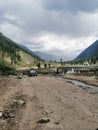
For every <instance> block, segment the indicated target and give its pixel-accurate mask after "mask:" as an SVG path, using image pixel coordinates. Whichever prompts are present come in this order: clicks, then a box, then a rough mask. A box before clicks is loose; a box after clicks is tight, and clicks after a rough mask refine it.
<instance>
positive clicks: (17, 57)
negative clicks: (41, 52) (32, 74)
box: [0, 33, 41, 70]
mask: <svg viewBox="0 0 98 130" xmlns="http://www.w3.org/2000/svg"><path fill="white" fill-rule="evenodd" d="M40 61H41V59H40V58H39V57H37V56H35V55H31V54H30V53H29V52H27V51H26V50H25V49H23V48H21V47H20V46H19V45H18V44H16V43H15V42H14V41H12V40H10V39H9V38H7V37H6V36H4V35H3V34H2V33H0V70H2V69H5V68H7V69H8V68H9V69H11V68H13V67H18V66H21V67H26V66H28V67H31V66H34V65H36V64H37V62H40Z"/></svg>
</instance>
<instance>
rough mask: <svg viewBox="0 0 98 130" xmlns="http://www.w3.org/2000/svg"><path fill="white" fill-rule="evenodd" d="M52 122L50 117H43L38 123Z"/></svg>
mask: <svg viewBox="0 0 98 130" xmlns="http://www.w3.org/2000/svg"><path fill="white" fill-rule="evenodd" d="M48 122H50V119H49V118H46V117H45V118H41V119H40V120H38V121H37V123H48Z"/></svg>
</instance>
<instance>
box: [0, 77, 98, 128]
mask: <svg viewBox="0 0 98 130" xmlns="http://www.w3.org/2000/svg"><path fill="white" fill-rule="evenodd" d="M18 101H21V102H23V103H20V104H18ZM0 111H1V112H0V114H1V115H0V116H1V119H0V130H96V129H97V128H98V94H91V93H89V92H87V91H85V90H83V89H82V88H79V87H77V86H74V85H72V84H70V83H68V82H66V81H65V80H64V79H61V78H56V77H48V76H47V77H45V76H38V77H23V78H22V79H16V78H0ZM2 114H3V115H2ZM42 118H45V120H48V121H47V123H45V122H44V123H40V119H42Z"/></svg>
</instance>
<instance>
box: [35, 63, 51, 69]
mask: <svg viewBox="0 0 98 130" xmlns="http://www.w3.org/2000/svg"><path fill="white" fill-rule="evenodd" d="M37 66H38V68H41V64H40V63H38V64H37ZM47 67H48V68H50V63H49V64H48V65H47V64H46V63H45V64H44V68H47Z"/></svg>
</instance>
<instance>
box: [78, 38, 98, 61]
mask: <svg viewBox="0 0 98 130" xmlns="http://www.w3.org/2000/svg"><path fill="white" fill-rule="evenodd" d="M97 55H98V40H96V41H95V42H94V43H93V44H92V45H90V46H89V47H88V48H86V49H85V50H84V51H83V52H82V53H80V55H79V56H78V57H77V58H76V60H77V59H83V58H88V57H93V56H97Z"/></svg>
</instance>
